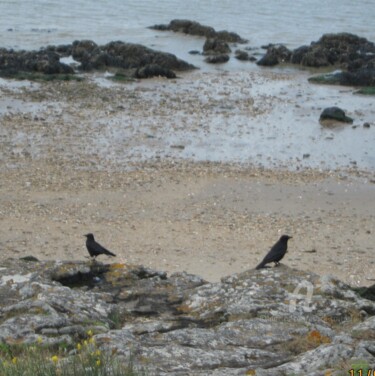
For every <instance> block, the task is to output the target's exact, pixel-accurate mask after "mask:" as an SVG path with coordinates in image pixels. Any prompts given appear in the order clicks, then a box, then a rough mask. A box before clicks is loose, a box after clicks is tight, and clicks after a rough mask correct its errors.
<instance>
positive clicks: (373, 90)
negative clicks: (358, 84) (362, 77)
mask: <svg viewBox="0 0 375 376" xmlns="http://www.w3.org/2000/svg"><path fill="white" fill-rule="evenodd" d="M354 94H363V95H375V86H368V87H363V88H362V89H359V90H357V91H356V92H355V93H354Z"/></svg>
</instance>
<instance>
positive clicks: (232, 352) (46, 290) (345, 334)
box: [0, 260, 375, 376]
mask: <svg viewBox="0 0 375 376" xmlns="http://www.w3.org/2000/svg"><path fill="white" fill-rule="evenodd" d="M0 295H1V296H2V299H1V301H0V343H6V344H8V345H10V346H11V345H12V343H15V342H17V343H18V344H21V343H34V344H37V342H38V339H39V340H40V339H41V340H42V341H43V343H44V344H58V343H64V344H65V345H66V346H68V347H69V346H71V347H74V341H76V340H77V339H79V338H81V337H84V336H85V333H86V332H87V330H91V331H92V332H93V333H94V337H93V338H94V340H95V341H96V344H97V346H98V347H99V348H100V349H101V350H102V351H110V352H111V353H117V354H118V355H119V356H124V355H125V356H129V355H130V353H131V356H132V361H133V363H134V364H135V365H142V366H143V367H146V369H147V374H149V375H158V376H159V375H170V374H173V375H212V376H213V375H216V376H221V375H222V376H224V375H244V374H256V375H288V374H291V372H292V373H297V374H309V375H312V374H315V373H314V372H316V371H317V370H318V369H319V370H321V373H318V374H319V375H320V374H324V372H326V371H327V370H332V369H335V370H337V371H339V370H342V371H347V369H346V368H347V366H348V365H350V364H351V362H352V361H353V362H354V361H355V359H357V358H358V357H360V358H361V359H362V360H363V361H366V362H367V363H368V364H369V366H371V367H373V366H374V365H375V357H374V351H373V350H374V346H373V343H372V342H373V339H374V338H375V334H374V333H375V331H374V330H375V329H374V328H375V326H374V317H375V316H374V315H375V303H374V302H373V301H371V300H367V299H365V298H363V297H361V296H360V295H359V294H357V292H355V291H353V290H352V289H351V288H350V287H349V286H348V285H345V284H343V283H342V282H340V281H338V280H336V279H334V278H332V277H329V276H324V277H320V276H318V275H316V274H314V273H308V272H302V271H298V270H295V269H291V268H288V267H286V266H284V265H281V266H280V267H278V268H269V269H263V270H249V271H247V272H244V273H241V274H235V275H232V276H229V277H226V278H223V279H222V281H221V282H219V283H208V282H206V281H204V280H203V279H201V278H200V277H198V276H194V275H190V274H187V273H175V274H172V275H171V276H169V277H168V276H167V275H166V273H163V272H159V271H155V270H152V269H148V268H144V267H142V266H127V265H124V264H110V265H105V264H101V263H97V262H94V263H88V262H60V261H59V262H25V261H20V260H6V261H3V262H2V263H1V269H0ZM371 340H372V342H371ZM254 372H256V373H254Z"/></svg>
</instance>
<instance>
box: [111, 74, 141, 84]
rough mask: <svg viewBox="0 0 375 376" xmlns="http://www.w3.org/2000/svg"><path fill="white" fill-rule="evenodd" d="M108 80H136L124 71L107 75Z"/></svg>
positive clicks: (124, 81)
mask: <svg viewBox="0 0 375 376" xmlns="http://www.w3.org/2000/svg"><path fill="white" fill-rule="evenodd" d="M107 78H108V79H109V80H112V81H115V82H123V83H127V82H134V81H136V80H135V79H134V78H133V77H130V76H129V75H126V74H124V73H120V72H117V73H115V75H114V76H109V77H107Z"/></svg>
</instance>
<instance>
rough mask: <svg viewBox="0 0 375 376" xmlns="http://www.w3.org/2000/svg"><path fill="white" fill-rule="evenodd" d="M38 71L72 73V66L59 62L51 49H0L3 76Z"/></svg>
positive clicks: (0, 64)
mask: <svg viewBox="0 0 375 376" xmlns="http://www.w3.org/2000/svg"><path fill="white" fill-rule="evenodd" d="M19 71H22V72H38V73H43V74H72V73H74V71H73V68H71V67H70V66H69V65H67V64H64V63H61V62H60V56H59V54H58V53H56V52H53V51H46V50H41V51H37V52H35V51H14V50H7V49H5V48H1V49H0V73H1V74H2V75H3V76H7V75H12V74H14V73H16V72H19Z"/></svg>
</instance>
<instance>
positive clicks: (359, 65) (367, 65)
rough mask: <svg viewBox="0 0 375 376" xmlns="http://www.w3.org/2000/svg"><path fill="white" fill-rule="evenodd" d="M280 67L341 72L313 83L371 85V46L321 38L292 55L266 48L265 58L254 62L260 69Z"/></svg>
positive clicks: (347, 37)
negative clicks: (284, 64)
mask: <svg viewBox="0 0 375 376" xmlns="http://www.w3.org/2000/svg"><path fill="white" fill-rule="evenodd" d="M280 63H292V64H298V65H302V66H307V67H315V68H319V67H327V66H334V67H338V68H341V69H342V70H343V71H342V72H339V73H335V74H331V75H326V76H324V77H322V76H319V77H318V78H313V79H312V80H314V81H315V82H320V83H328V84H331V83H332V84H339V85H350V86H374V85H375V44H374V43H372V42H370V41H368V40H367V39H365V38H361V37H359V36H357V35H353V34H349V33H338V34H325V35H323V36H322V37H321V38H320V39H319V40H318V41H317V42H312V43H311V44H310V45H309V46H301V47H299V48H297V49H295V50H294V51H290V50H289V49H288V48H286V47H285V46H282V45H281V46H274V45H270V46H268V47H267V52H266V54H265V55H264V56H263V57H262V58H261V59H260V60H259V61H258V62H257V64H258V65H264V66H273V65H277V64H280Z"/></svg>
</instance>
